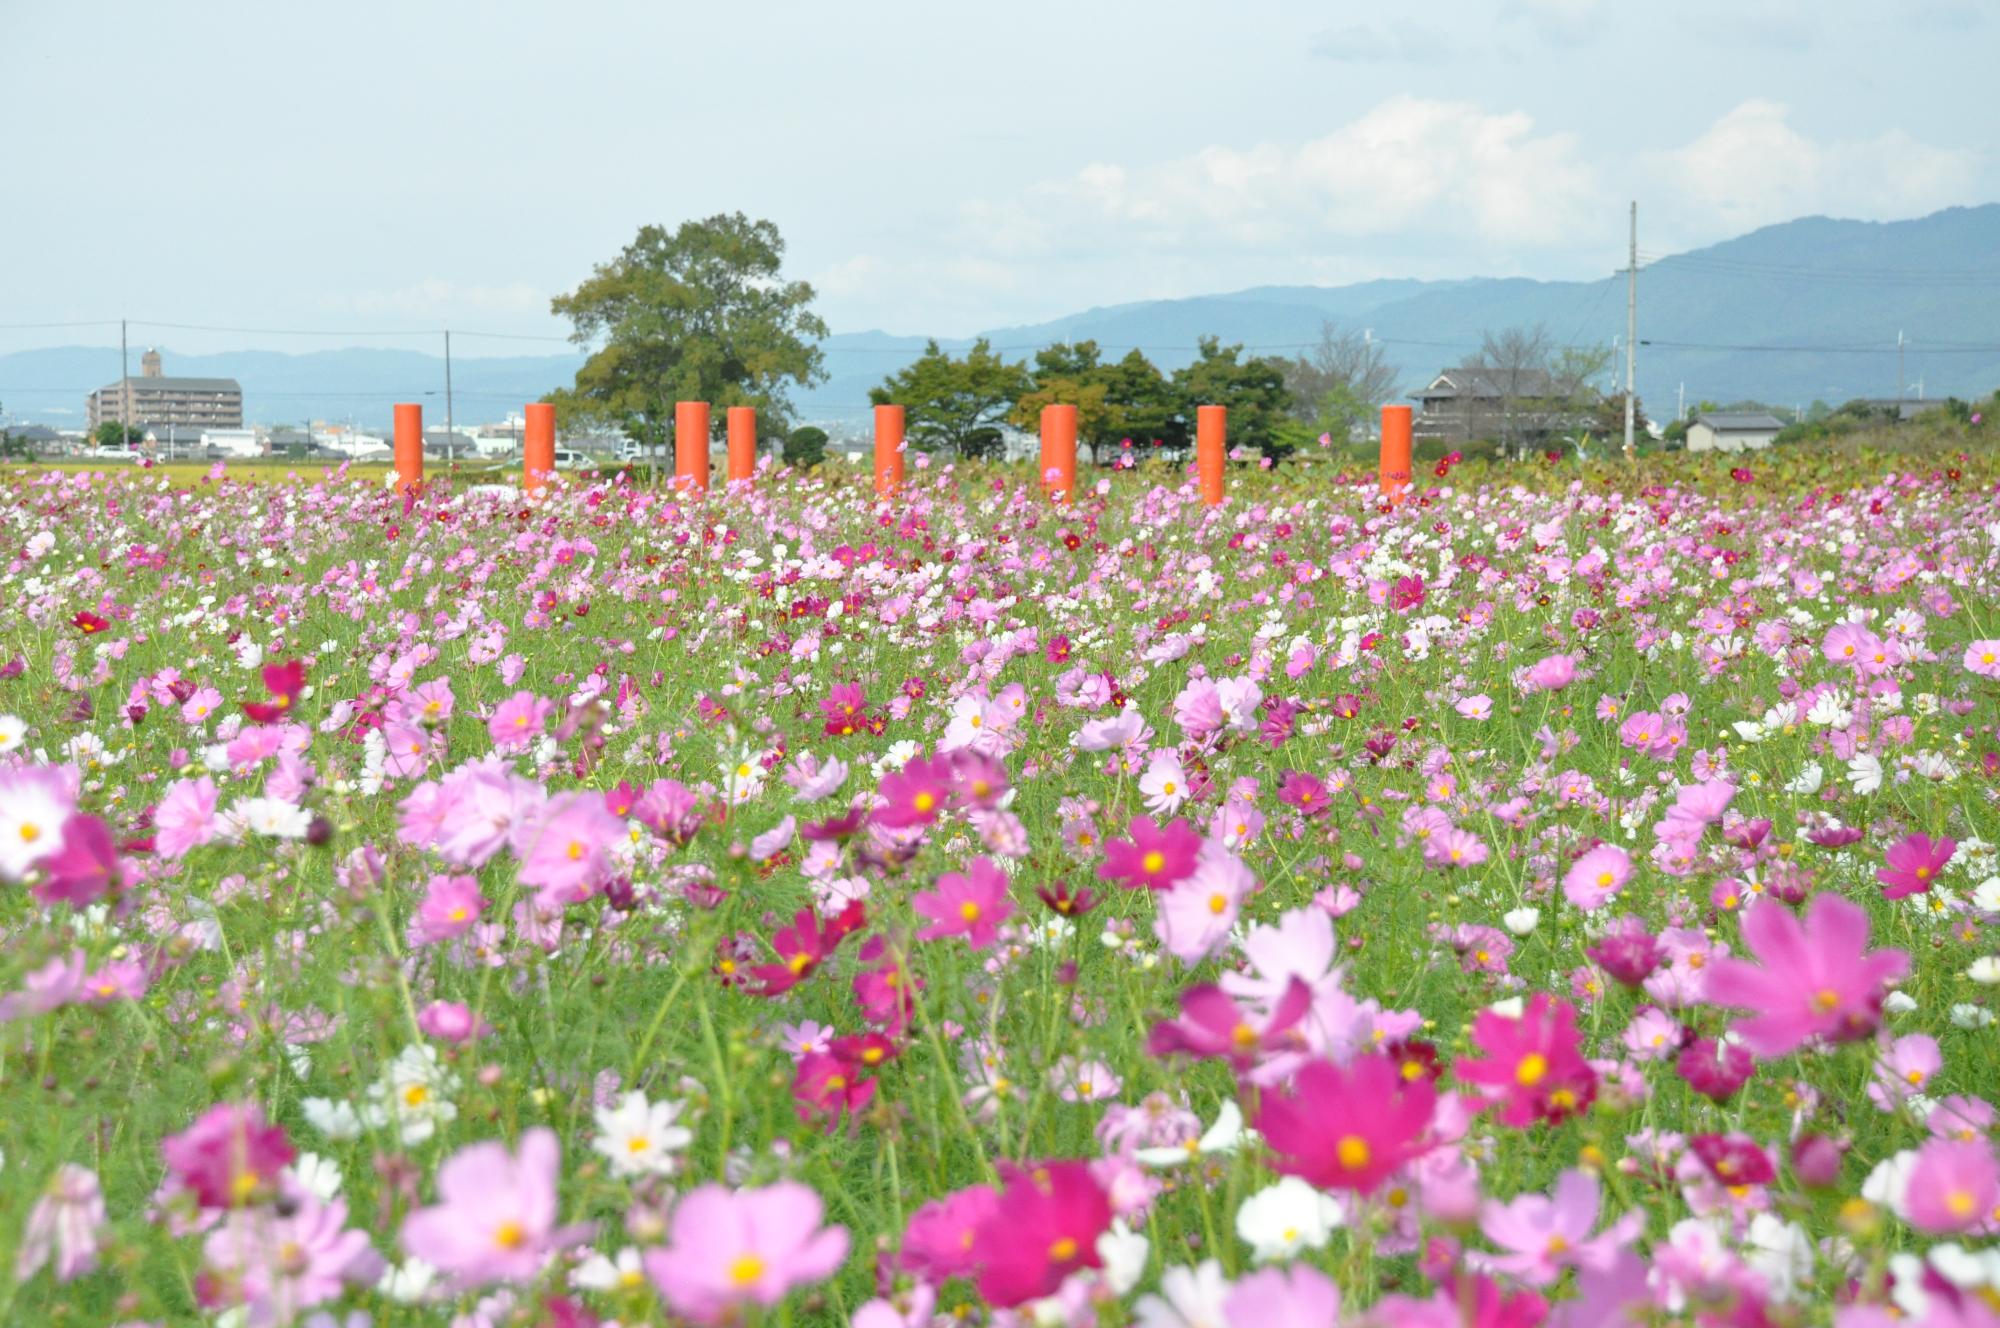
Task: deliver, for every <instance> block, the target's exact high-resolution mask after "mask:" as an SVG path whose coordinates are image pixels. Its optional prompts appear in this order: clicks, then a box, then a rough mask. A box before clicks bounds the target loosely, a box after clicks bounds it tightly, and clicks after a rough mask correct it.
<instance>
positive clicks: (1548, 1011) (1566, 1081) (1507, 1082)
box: [1454, 992, 1597, 1128]
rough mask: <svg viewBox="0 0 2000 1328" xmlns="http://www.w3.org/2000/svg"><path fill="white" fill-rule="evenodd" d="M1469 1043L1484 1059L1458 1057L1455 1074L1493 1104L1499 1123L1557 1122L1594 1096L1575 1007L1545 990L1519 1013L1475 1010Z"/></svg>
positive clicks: (1593, 1079)
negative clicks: (1508, 1013)
mask: <svg viewBox="0 0 2000 1328" xmlns="http://www.w3.org/2000/svg"><path fill="white" fill-rule="evenodd" d="M1472 1043H1473V1045H1474V1046H1476V1047H1478V1048H1479V1049H1480V1050H1481V1051H1483V1052H1485V1053H1486V1059H1484V1060H1476V1061H1474V1060H1461V1061H1459V1062H1458V1064H1457V1065H1456V1066H1455V1067H1454V1070H1455V1073H1456V1074H1457V1075H1458V1077H1459V1078H1460V1079H1462V1080H1464V1081H1465V1082H1466V1083H1468V1084H1478V1085H1479V1086H1480V1087H1481V1088H1482V1089H1484V1090H1485V1092H1486V1096H1487V1098H1488V1099H1489V1100H1490V1101H1492V1102H1494V1103H1496V1104H1498V1106H1499V1108H1500V1110H1499V1114H1498V1118H1499V1121H1500V1123H1501V1124H1502V1125H1512V1126H1515V1127H1517V1128H1519V1127H1524V1126H1527V1125H1530V1124H1532V1123H1534V1122H1535V1121H1537V1120H1544V1121H1559V1120H1562V1119H1563V1118H1564V1117H1566V1116H1571V1115H1575V1114H1576V1113H1578V1112H1580V1111H1582V1110H1584V1109H1585V1108H1586V1107H1588V1106H1589V1105H1590V1104H1591V1101H1592V1100H1593V1099H1594V1098H1595V1097H1596V1096H1597V1072H1596V1071H1595V1070H1593V1069H1591V1068H1590V1062H1588V1061H1586V1060H1585V1059H1584V1058H1583V1051H1582V1049H1581V1046H1580V1042H1579V1039H1578V1037H1577V1032H1576V1010H1575V1008H1574V1007H1573V1006H1571V1005H1570V1004H1569V1002H1567V1001H1559V1000H1556V999H1554V998H1553V997H1551V996H1550V995H1549V994H1548V993H1547V992H1540V993H1538V994H1537V995H1536V996H1535V997H1534V998H1533V999H1531V1000H1530V1001H1529V1002H1528V1005H1527V1008H1526V1009H1525V1010H1523V1011H1522V1012H1521V1014H1520V1015H1519V1017H1514V1016H1509V1015H1504V1014H1501V1013H1500V1012H1498V1011H1497V1010H1481V1011H1480V1012H1479V1017H1478V1018H1477V1019H1475V1020H1473V1022H1472Z"/></svg>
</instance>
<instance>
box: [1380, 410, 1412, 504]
mask: <svg viewBox="0 0 2000 1328" xmlns="http://www.w3.org/2000/svg"><path fill="white" fill-rule="evenodd" d="M1414 433H1415V422H1414V420H1413V418H1412V412H1411V409H1410V407H1408V406H1384V407H1382V462H1381V467H1380V469H1381V476H1380V478H1381V481H1382V496H1383V497H1384V498H1387V499H1388V500H1389V501H1390V502H1392V503H1400V502H1402V501H1403V499H1404V498H1405V497H1407V496H1408V494H1409V489H1410V440H1411V437H1412V435H1413V434H1414Z"/></svg>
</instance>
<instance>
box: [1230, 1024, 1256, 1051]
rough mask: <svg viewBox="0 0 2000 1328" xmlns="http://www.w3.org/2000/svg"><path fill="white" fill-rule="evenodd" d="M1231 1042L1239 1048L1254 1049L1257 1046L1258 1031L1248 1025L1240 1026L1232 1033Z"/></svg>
mask: <svg viewBox="0 0 2000 1328" xmlns="http://www.w3.org/2000/svg"><path fill="white" fill-rule="evenodd" d="M1229 1040H1230V1041H1232V1042H1234V1043H1235V1044H1236V1045H1237V1046H1239V1047H1254V1046H1256V1045H1257V1030H1256V1029H1254V1028H1252V1027H1250V1025H1248V1024H1238V1025H1237V1026H1236V1028H1235V1031H1233V1032H1232V1033H1230V1035H1229Z"/></svg>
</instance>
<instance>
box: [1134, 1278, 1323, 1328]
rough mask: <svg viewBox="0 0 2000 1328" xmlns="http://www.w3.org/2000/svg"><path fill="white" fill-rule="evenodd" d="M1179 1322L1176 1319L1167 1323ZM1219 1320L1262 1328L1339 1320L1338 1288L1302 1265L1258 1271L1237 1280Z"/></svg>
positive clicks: (1301, 1327)
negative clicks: (1260, 1327)
mask: <svg viewBox="0 0 2000 1328" xmlns="http://www.w3.org/2000/svg"><path fill="white" fill-rule="evenodd" d="M1167 1321H1168V1322H1176V1323H1177V1322H1180V1319H1179V1318H1178V1316H1175V1317H1174V1318H1172V1319H1170V1320H1167ZM1222 1321H1223V1322H1225V1323H1231V1324H1256V1325H1263V1328H1306V1325H1309V1324H1334V1323H1338V1322H1339V1321H1340V1288H1339V1287H1337V1286H1335V1285H1334V1284H1333V1281H1332V1279H1331V1278H1329V1277H1328V1276H1327V1275H1326V1274H1325V1273H1322V1272H1321V1271H1320V1270H1319V1269H1317V1268H1313V1267H1310V1266H1308V1265H1306V1264H1302V1263H1301V1264H1293V1265H1292V1266H1291V1267H1289V1268H1262V1269H1259V1270H1258V1271H1256V1272H1254V1273H1251V1274H1249V1275H1248V1276H1246V1277H1244V1278H1243V1279H1242V1280H1240V1281H1238V1282H1237V1283H1236V1285H1235V1286H1234V1287H1231V1288H1230V1289H1229V1292H1228V1294H1227V1295H1226V1296H1225V1297H1224V1298H1223V1302H1222Z"/></svg>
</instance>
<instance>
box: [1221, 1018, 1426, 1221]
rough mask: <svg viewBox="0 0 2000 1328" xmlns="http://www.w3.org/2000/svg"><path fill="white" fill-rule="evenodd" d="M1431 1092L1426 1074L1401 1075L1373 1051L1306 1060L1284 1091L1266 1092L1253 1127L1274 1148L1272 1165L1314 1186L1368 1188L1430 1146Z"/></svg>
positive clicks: (1371, 1189) (1369, 1191) (1365, 1190)
mask: <svg viewBox="0 0 2000 1328" xmlns="http://www.w3.org/2000/svg"><path fill="white" fill-rule="evenodd" d="M1436 1104H1437V1092H1436V1090H1435V1089H1433V1088H1432V1086H1431V1081H1430V1079H1429V1077H1428V1076H1426V1075H1423V1074H1418V1075H1416V1076H1415V1077H1410V1076H1406V1075H1405V1074H1404V1073H1403V1071H1402V1069H1401V1068H1400V1067H1398V1066H1397V1064H1396V1063H1395V1062H1394V1061H1392V1060H1390V1059H1389V1058H1388V1057H1387V1056H1384V1055H1382V1054H1381V1053H1379V1052H1372V1051H1371V1052H1369V1053H1367V1054H1366V1055H1362V1056H1358V1057H1356V1058H1355V1059H1354V1060H1353V1061H1352V1062H1351V1063H1350V1064H1349V1065H1348V1066H1347V1067H1346V1068H1345V1069H1343V1068H1342V1067H1340V1066H1338V1065H1335V1064H1333V1063H1332V1062H1331V1061H1311V1062H1308V1063H1307V1064H1306V1065H1305V1066H1304V1067H1303V1068H1302V1069H1300V1070H1299V1072H1298V1074H1297V1075H1296V1076H1294V1078H1293V1081H1292V1089H1291V1091H1290V1092H1279V1093H1272V1094H1269V1095H1267V1096H1266V1097H1265V1098H1264V1099H1263V1102H1262V1105H1261V1106H1260V1107H1259V1109H1258V1112H1257V1117H1256V1127H1257V1129H1258V1130H1259V1131H1260V1132H1261V1133H1262V1134H1263V1135H1264V1139H1265V1142H1266V1143H1267V1144H1268V1145H1269V1146H1270V1149H1271V1152H1272V1153H1273V1154H1274V1155H1275V1157H1274V1160H1273V1162H1272V1167H1273V1169H1275V1170H1276V1171H1278V1172H1280V1173H1281V1174H1283V1175H1287V1176H1298V1177H1300V1178H1302V1179H1304V1180H1306V1181H1307V1182H1309V1183H1311V1184H1312V1185H1314V1186H1317V1187H1318V1188H1320V1189H1323V1190H1325V1189H1348V1190H1354V1191H1357V1192H1358V1193H1361V1194H1372V1193H1373V1192H1374V1191H1375V1190H1376V1189H1377V1188H1378V1187H1380V1186H1381V1184H1382V1182H1383V1181H1385V1180H1387V1179H1388V1178H1389V1177H1390V1175H1392V1174H1393V1173H1394V1172H1396V1171H1397V1170H1398V1169H1399V1168H1401V1167H1402V1166H1403V1165H1404V1164H1405V1163H1407V1162H1409V1161H1411V1160H1413V1159H1415V1158H1418V1157H1421V1156H1422V1155H1423V1154H1424V1153H1426V1152H1428V1151H1429V1149H1430V1144H1429V1143H1428V1142H1426V1135H1427V1133H1428V1132H1429V1130H1430V1125H1431V1113H1432V1109H1433V1108H1434V1107H1435V1106H1436Z"/></svg>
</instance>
